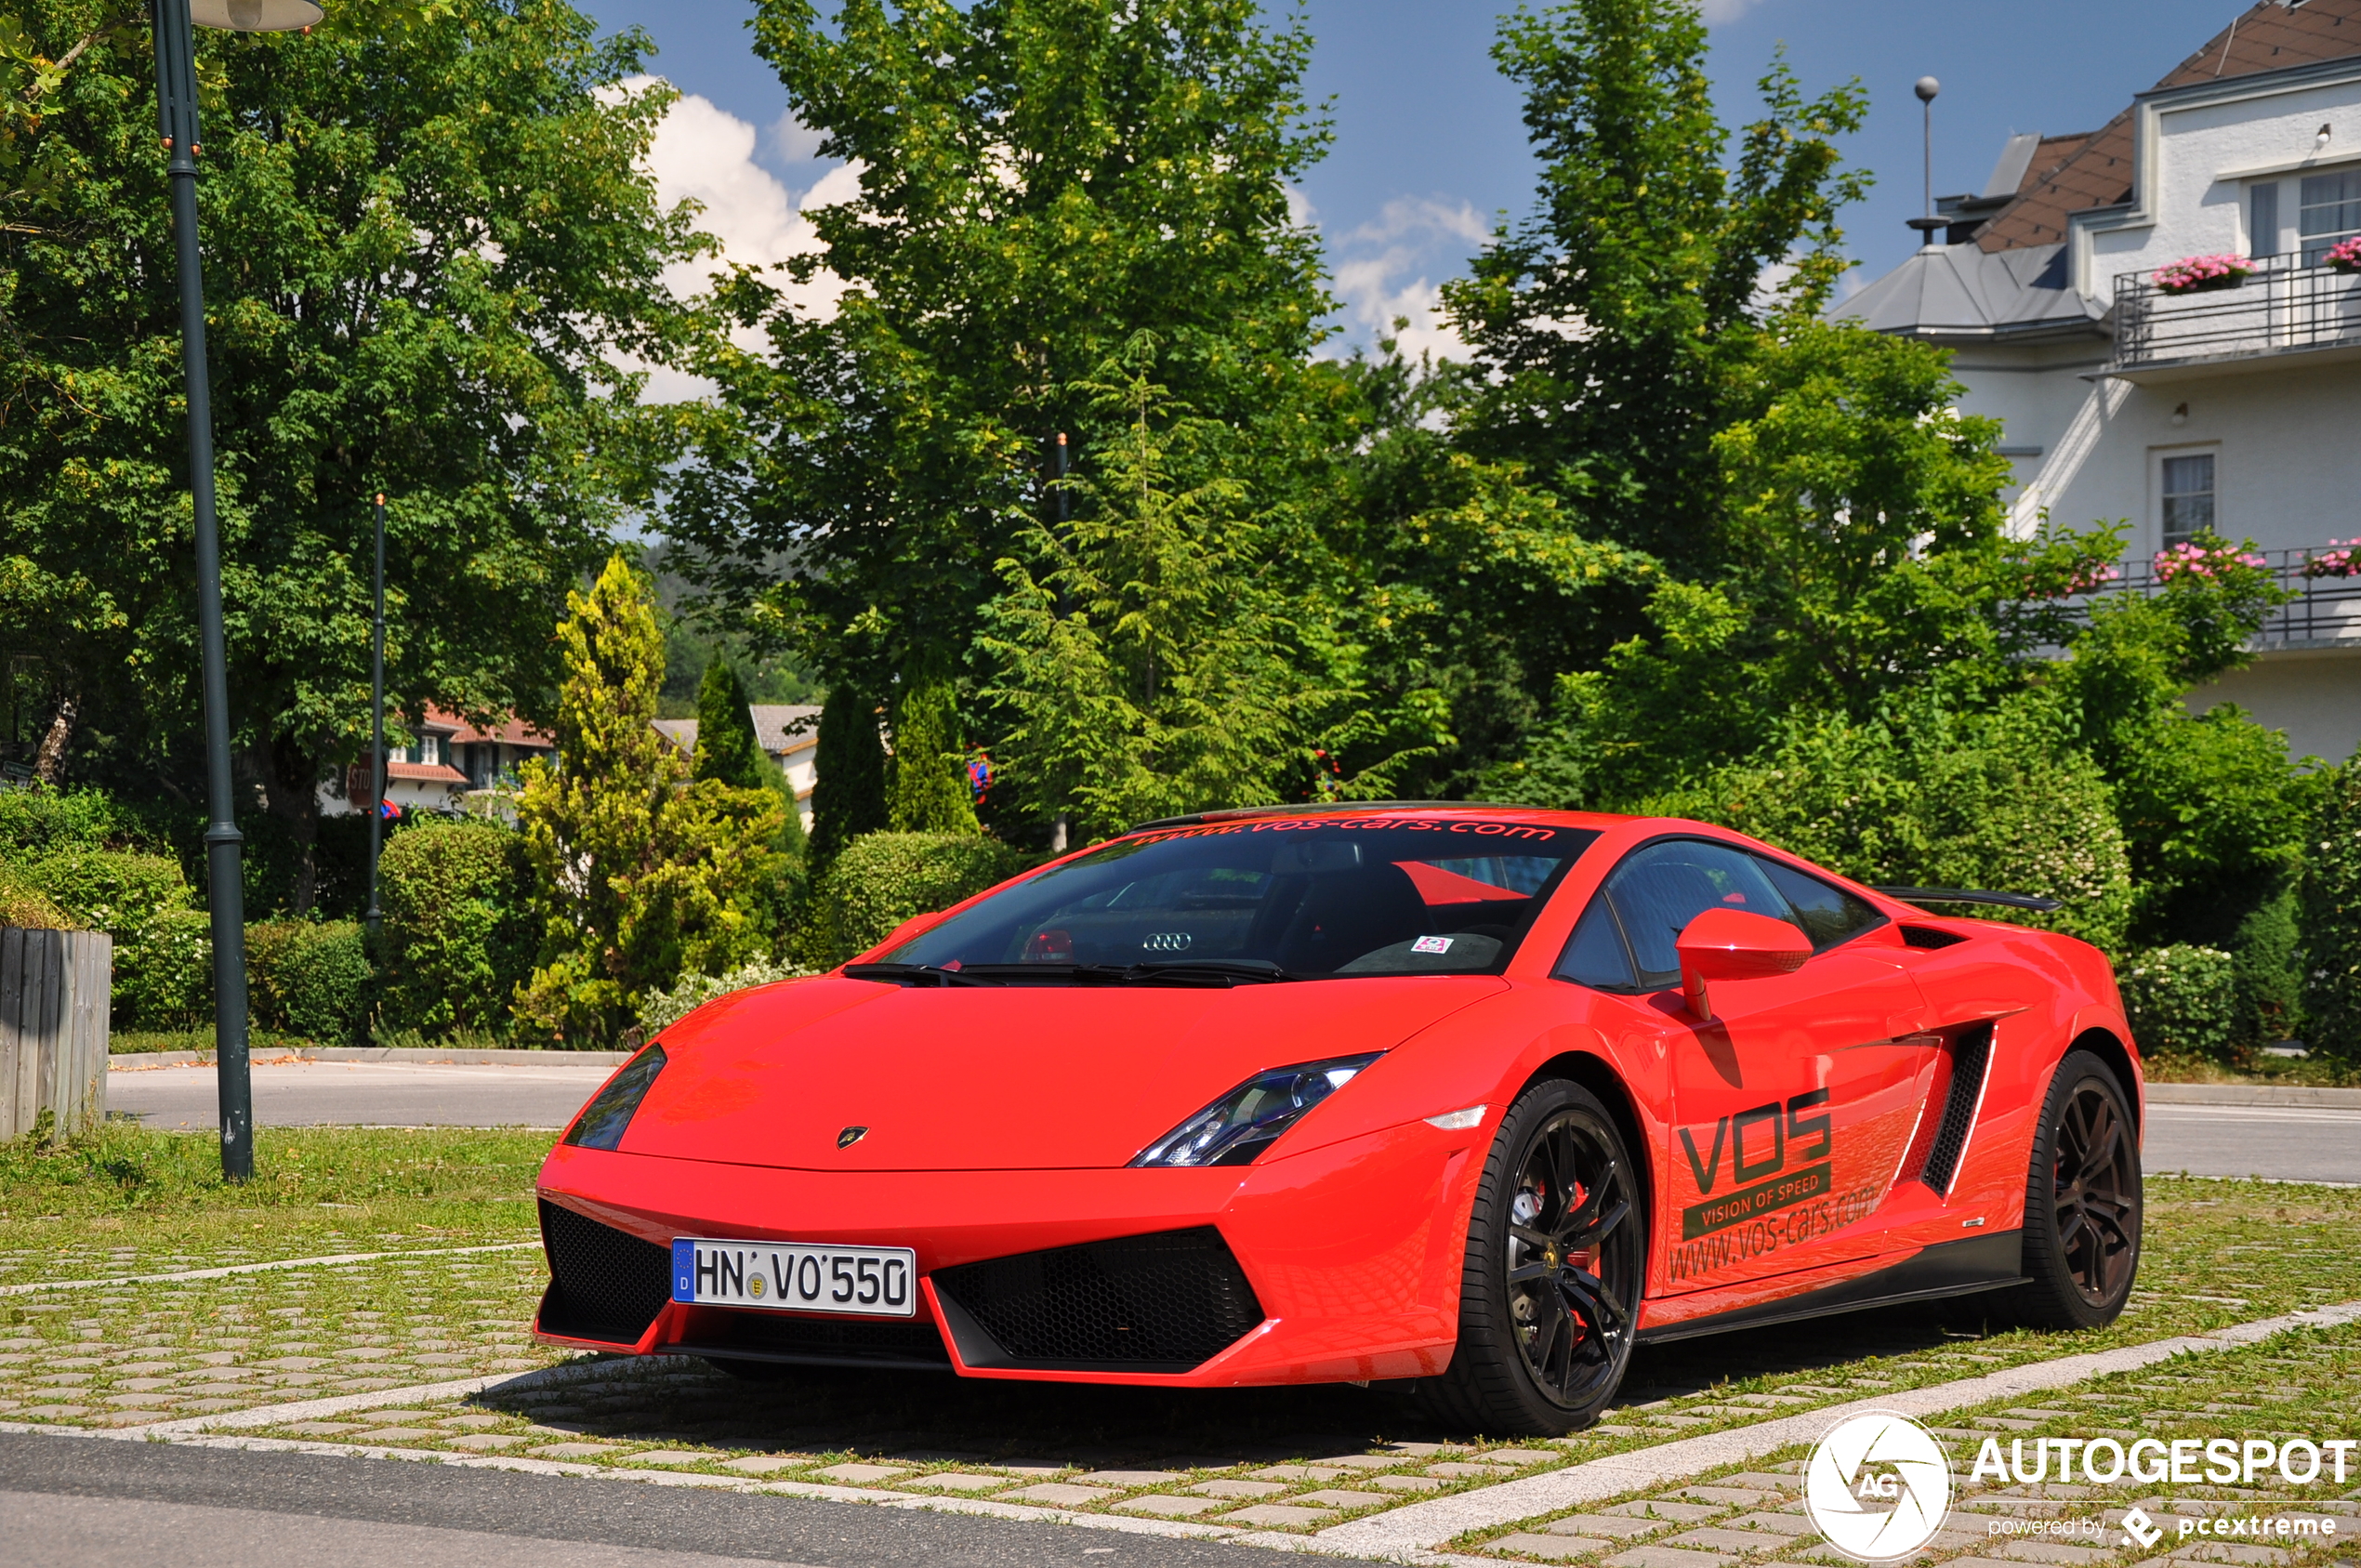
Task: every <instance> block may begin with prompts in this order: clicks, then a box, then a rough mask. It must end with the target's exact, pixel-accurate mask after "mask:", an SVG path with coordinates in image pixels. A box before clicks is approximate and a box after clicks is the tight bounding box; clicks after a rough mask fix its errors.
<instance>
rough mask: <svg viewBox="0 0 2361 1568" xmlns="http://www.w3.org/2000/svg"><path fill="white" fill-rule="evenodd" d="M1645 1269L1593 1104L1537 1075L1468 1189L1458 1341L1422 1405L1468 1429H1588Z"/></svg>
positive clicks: (1611, 1133) (1628, 1199) (1618, 1367)
mask: <svg viewBox="0 0 2361 1568" xmlns="http://www.w3.org/2000/svg"><path fill="white" fill-rule="evenodd" d="M1646 1260H1647V1217H1646V1212H1645V1198H1644V1195H1643V1193H1642V1190H1641V1182H1640V1179H1639V1171H1638V1167H1637V1166H1635V1165H1634V1163H1633V1161H1632V1159H1631V1155H1630V1153H1629V1150H1628V1149H1626V1147H1625V1146H1624V1141H1623V1135H1622V1133H1621V1132H1620V1131H1619V1130H1617V1128H1616V1124H1615V1118H1614V1117H1613V1116H1612V1115H1610V1114H1608V1113H1607V1109H1606V1107H1605V1106H1604V1105H1603V1104H1601V1103H1600V1102H1599V1099H1598V1097H1597V1096H1596V1095H1593V1094H1592V1093H1591V1092H1590V1091H1589V1089H1587V1088H1584V1087H1582V1086H1581V1085H1579V1084H1576V1083H1571V1082H1568V1081H1567V1080H1565V1079H1563V1078H1547V1079H1544V1080H1542V1081H1541V1082H1539V1083H1537V1084H1535V1085H1534V1086H1533V1087H1531V1088H1528V1089H1526V1090H1525V1091H1524V1093H1523V1094H1522V1095H1520V1096H1519V1097H1518V1098H1517V1101H1516V1103H1515V1104H1513V1105H1511V1106H1510V1108H1509V1112H1508V1114H1507V1115H1506V1116H1504V1117H1502V1118H1501V1122H1500V1129H1499V1131H1498V1133H1497V1134H1496V1135H1495V1136H1494V1138H1493V1140H1492V1150H1491V1153H1490V1155H1489V1156H1488V1158H1487V1159H1486V1161H1485V1163H1484V1175H1483V1177H1482V1179H1481V1180H1480V1182H1479V1184H1478V1186H1477V1189H1476V1198H1475V1208H1474V1211H1473V1213H1472V1214H1471V1217H1470V1219H1469V1221H1468V1245H1467V1252H1466V1257H1465V1261H1464V1263H1463V1266H1462V1273H1461V1276H1460V1284H1459V1340H1458V1345H1457V1348H1456V1349H1455V1350H1454V1351H1453V1352H1452V1356H1451V1364H1450V1366H1449V1368H1448V1369H1447V1370H1445V1371H1444V1374H1443V1376H1441V1377H1431V1378H1426V1379H1422V1380H1421V1381H1420V1382H1419V1383H1418V1388H1417V1393H1418V1398H1419V1399H1420V1401H1421V1402H1422V1403H1424V1404H1426V1405H1427V1407H1428V1409H1429V1410H1430V1412H1431V1414H1432V1415H1434V1416H1438V1417H1440V1418H1441V1419H1443V1420H1445V1421H1448V1422H1450V1423H1452V1424H1454V1425H1456V1426H1458V1427H1461V1428H1463V1429H1466V1430H1474V1431H1486V1432H1518V1433H1529V1434H1533V1435H1538V1436H1550V1437H1554V1436H1559V1435H1561V1434H1563V1433H1565V1432H1570V1431H1573V1430H1576V1429H1577V1428H1580V1427H1586V1426H1589V1424H1590V1423H1591V1422H1593V1421H1595V1420H1597V1419H1598V1418H1599V1412H1600V1411H1601V1410H1602V1409H1603V1408H1604V1406H1605V1405H1606V1403H1607V1401H1608V1400H1609V1399H1611V1398H1613V1397H1614V1395H1615V1391H1616V1387H1617V1385H1619V1384H1620V1383H1621V1382H1622V1381H1623V1373H1624V1368H1625V1367H1626V1366H1627V1365H1629V1363H1630V1360H1631V1345H1632V1335H1633V1330H1634V1328H1635V1327H1636V1326H1637V1324H1638V1321H1639V1315H1640V1290H1641V1283H1642V1278H1643V1275H1644V1271H1645V1267H1646Z"/></svg>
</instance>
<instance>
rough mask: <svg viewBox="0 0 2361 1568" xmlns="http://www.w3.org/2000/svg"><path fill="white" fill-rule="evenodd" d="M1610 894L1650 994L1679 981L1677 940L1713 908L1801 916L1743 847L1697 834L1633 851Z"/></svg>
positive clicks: (1619, 869) (1614, 878)
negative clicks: (1732, 845)
mask: <svg viewBox="0 0 2361 1568" xmlns="http://www.w3.org/2000/svg"><path fill="white" fill-rule="evenodd" d="M1606 896H1607V898H1608V899H1609V901H1611V902H1612V903H1614V904H1615V912H1616V914H1617V915H1618V916H1622V918H1623V931H1624V935H1626V936H1628V937H1629V938H1630V939H1631V956H1632V958H1633V959H1634V960H1635V961H1636V962H1637V963H1638V965H1639V968H1640V983H1641V985H1642V986H1643V987H1645V988H1647V989H1648V990H1651V991H1655V990H1660V989H1662V988H1663V987H1665V986H1668V985H1677V984H1679V983H1680V980H1681V957H1680V955H1679V954H1678V953H1676V952H1675V951H1674V950H1673V943H1674V942H1677V941H1678V940H1679V939H1680V936H1681V932H1682V930H1683V929H1685V928H1686V927H1687V926H1688V924H1689V922H1690V921H1692V920H1694V919H1695V918H1696V917H1697V916H1700V915H1702V914H1704V913H1705V912H1706V911H1707V910H1708V909H1740V910H1744V911H1745V912H1746V913H1748V914H1749V915H1764V916H1770V917H1771V918H1772V919H1774V920H1787V921H1793V920H1794V919H1795V916H1794V914H1793V913H1792V912H1791V911H1790V910H1789V909H1788V908H1787V900H1786V899H1784V898H1782V897H1780V896H1779V890H1778V889H1776V888H1774V887H1773V886H1772V885H1771V880H1770V878H1769V877H1767V876H1763V874H1762V865H1761V862H1759V861H1757V860H1756V859H1755V858H1754V857H1753V856H1752V855H1749V854H1748V853H1746V852H1745V851H1744V850H1734V849H1731V848H1728V847H1727V846H1725V845H1721V844H1708V843H1706V842H1704V841H1702V840H1700V839H1695V838H1676V839H1671V840H1669V841H1668V842H1665V843H1662V844H1651V845H1649V846H1648V847H1647V848H1646V849H1644V850H1638V851H1636V852H1634V853H1633V854H1632V855H1631V856H1630V858H1629V859H1628V860H1626V861H1625V862H1624V863H1622V864H1621V865H1619V866H1616V868H1615V875H1614V876H1609V877H1608V878H1607V885H1606Z"/></svg>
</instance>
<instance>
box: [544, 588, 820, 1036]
mask: <svg viewBox="0 0 2361 1568" xmlns="http://www.w3.org/2000/svg"><path fill="white" fill-rule="evenodd" d="M568 606H569V608H570V610H571V612H572V613H571V614H570V615H569V616H568V617H567V618H566V619H565V620H564V621H563V622H561V623H560V624H559V626H558V642H559V644H560V647H561V653H562V657H563V659H564V662H565V668H566V676H565V681H564V684H563V685H562V687H561V689H560V692H559V697H558V720H557V727H556V740H557V743H558V758H559V761H558V764H557V766H555V767H552V766H550V765H549V764H548V763H546V762H542V761H538V760H536V761H533V762H529V763H527V764H526V765H525V769H524V792H523V795H522V797H521V799H520V800H519V802H518V808H517V814H518V820H519V823H520V824H521V826H522V827H523V829H524V834H525V851H526V854H527V855H528V856H529V857H530V859H531V862H532V864H533V869H534V914H535V916H537V917H538V921H539V925H540V929H541V951H540V960H539V963H538V965H537V966H536V967H535V968H534V972H533V975H532V977H531V978H530V979H529V980H528V981H526V982H525V983H524V984H523V985H522V986H521V988H520V989H519V991H518V995H517V1002H516V1011H517V1016H518V1018H519V1020H520V1021H521V1022H522V1023H524V1024H526V1025H527V1026H529V1027H531V1028H533V1029H534V1030H536V1031H537V1032H539V1033H541V1034H545V1035H547V1036H548V1037H550V1038H553V1039H556V1040H558V1041H561V1042H562V1043H564V1044H566V1045H570V1046H574V1047H601V1046H606V1045H608V1044H611V1043H613V1041H615V1040H617V1039H618V1038H619V1037H621V1035H622V1034H623V1032H624V1031H625V1030H627V1029H628V1028H629V1027H630V1026H631V1023H632V1021H633V1020H634V1019H635V1018H636V1017H637V1016H638V1009H639V1005H640V1001H641V1000H642V999H643V998H644V997H646V996H647V995H649V994H651V993H653V992H658V991H665V990H668V989H669V988H670V987H671V986H672V985H673V983H674V982H676V981H677V980H678V979H679V976H680V975H681V974H682V973H683V972H684V971H693V972H696V973H699V974H723V973H726V972H728V971H729V970H730V969H732V968H736V967H737V966H739V965H740V964H743V963H745V961H746V960H747V959H749V958H752V957H754V956H757V955H759V954H761V953H763V952H764V951H765V950H766V949H767V947H768V946H769V945H770V941H771V936H772V933H771V932H770V930H769V929H767V925H768V922H767V921H766V920H765V918H764V913H765V907H766V905H765V901H766V899H767V898H768V897H769V894H770V890H771V889H772V886H773V884H774V882H775V878H776V874H777V869H778V868H777V867H776V866H775V864H774V863H773V861H774V858H775V852H774V851H773V850H772V849H771V844H772V840H773V838H774V837H776V835H777V834H778V832H779V829H780V821H779V818H780V808H779V805H778V801H777V797H775V796H773V795H772V794H771V793H770V792H768V791H763V790H752V789H738V788H733V787H732V786H731V785H729V784H724V783H722V782H721V781H719V780H718V779H702V780H696V781H693V782H692V781H691V780H690V779H689V778H688V776H687V775H688V765H687V764H686V763H685V762H684V761H683V760H682V759H681V757H680V754H679V750H678V749H677V748H675V747H674V746H673V745H672V744H671V743H670V742H668V741H666V739H665V738H664V736H663V735H662V734H661V733H660V732H658V731H657V730H656V729H655V727H654V719H655V701H656V691H657V688H658V687H659V686H661V685H662V684H663V679H664V639H663V635H662V633H660V632H659V631H658V630H657V627H656V618H655V612H654V605H653V599H652V597H651V595H650V592H649V585H648V583H647V580H646V579H645V578H644V577H643V576H641V575H640V573H638V572H636V571H634V570H633V569H632V567H631V566H630V564H629V563H628V562H627V561H626V560H624V559H623V557H622V556H620V555H617V556H614V557H613V558H612V559H611V560H609V561H608V562H607V566H606V570H605V571H604V572H602V573H600V576H599V579H598V581H597V582H596V583H595V584H593V585H592V586H591V588H590V590H589V591H588V592H587V593H577V594H574V595H571V596H569V599H568Z"/></svg>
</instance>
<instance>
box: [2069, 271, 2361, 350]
mask: <svg viewBox="0 0 2361 1568" xmlns="http://www.w3.org/2000/svg"><path fill="white" fill-rule="evenodd" d="M2301 259H2302V258H2301V257H2294V256H2272V257H2257V258H2255V260H2254V261H2253V263H2252V265H2253V267H2254V271H2253V272H2252V273H2251V274H2249V276H2248V278H2247V279H2246V281H2245V282H2244V283H2241V284H2239V285H2238V286H2237V287H2236V288H2225V289H2217V290H2214V291H2212V292H2210V293H2205V294H2167V293H2165V292H2164V291H2163V290H2161V289H2159V288H2157V286H2156V281H2155V280H2156V274H2155V273H2154V272H2129V273H2126V274H2124V275H2123V276H2121V277H2119V278H2117V279H2116V281H2115V312H2114V313H2115V357H2114V359H2113V360H2111V361H2109V362H2108V364H2107V369H2106V374H2107V375H2110V376H2121V377H2122V378H2124V379H2125V380H2128V381H2170V380H2179V379H2183V378H2185V377H2189V376H2200V375H2219V374H2222V373H2223V372H2224V371H2236V370H2242V369H2252V370H2261V369H2264V368H2266V367H2269V366H2273V365H2275V363H2278V362H2283V360H2282V357H2283V356H2287V355H2303V356H2307V357H2317V358H2320V359H2325V360H2342V359H2361V273H2353V272H2339V271H2333V270H2330V269H2328V268H2326V267H2305V266H2301V265H2299V262H2300V261H2301Z"/></svg>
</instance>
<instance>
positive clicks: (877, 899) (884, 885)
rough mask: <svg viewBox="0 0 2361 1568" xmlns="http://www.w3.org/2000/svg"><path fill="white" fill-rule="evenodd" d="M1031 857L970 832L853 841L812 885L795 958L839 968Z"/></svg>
mask: <svg viewBox="0 0 2361 1568" xmlns="http://www.w3.org/2000/svg"><path fill="white" fill-rule="evenodd" d="M1033 863H1034V857H1033V856H1031V855H1028V854H1026V853H1025V852H1024V851H1023V850H1015V849H1011V848H1009V846H1008V845H1006V844H1003V843H1001V842H1000V841H999V840H998V839H996V838H985V837H979V836H978V835H975V834H972V833H872V834H869V835H866V836H865V837H860V838H856V839H854V840H853V841H852V842H851V844H849V845H847V846H846V847H845V850H844V852H843V853H842V854H840V855H838V857H837V860H836V863H835V864H833V865H831V866H830V867H828V869H827V872H826V873H825V875H824V876H821V878H820V879H819V881H818V882H817V883H815V884H814V885H813V886H812V889H811V904H810V913H809V916H808V918H807V919H806V920H805V922H804V926H803V929H802V930H801V931H800V932H798V942H797V952H796V957H797V958H798V960H800V961H801V962H803V963H805V964H808V965H810V966H811V968H815V969H826V968H835V967H836V966H837V965H838V964H841V963H843V962H844V961H845V960H846V959H848V958H851V957H852V956H854V955H857V954H861V953H865V952H867V951H868V950H869V949H870V948H872V947H875V946H876V945H877V943H878V942H883V941H884V940H885V939H886V938H887V937H888V936H889V935H890V934H891V933H892V930H893V929H894V928H895V927H896V926H899V925H900V924H902V922H904V920H907V919H910V918H911V917H912V916H918V915H924V914H927V913H928V912H929V911H931V910H937V909H947V908H949V907H950V906H951V905H953V904H955V903H958V902H959V901H960V900H961V899H964V898H967V897H969V896H970V895H972V894H975V893H980V892H982V891H983V889H986V888H989V887H991V886H992V885H993V884H994V883H996V882H1005V881H1007V880H1008V879H1009V877H1011V876H1015V875H1016V874H1017V873H1018V872H1020V871H1022V870H1024V869H1025V868H1026V867H1027V866H1029V865H1031V864H1033Z"/></svg>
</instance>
